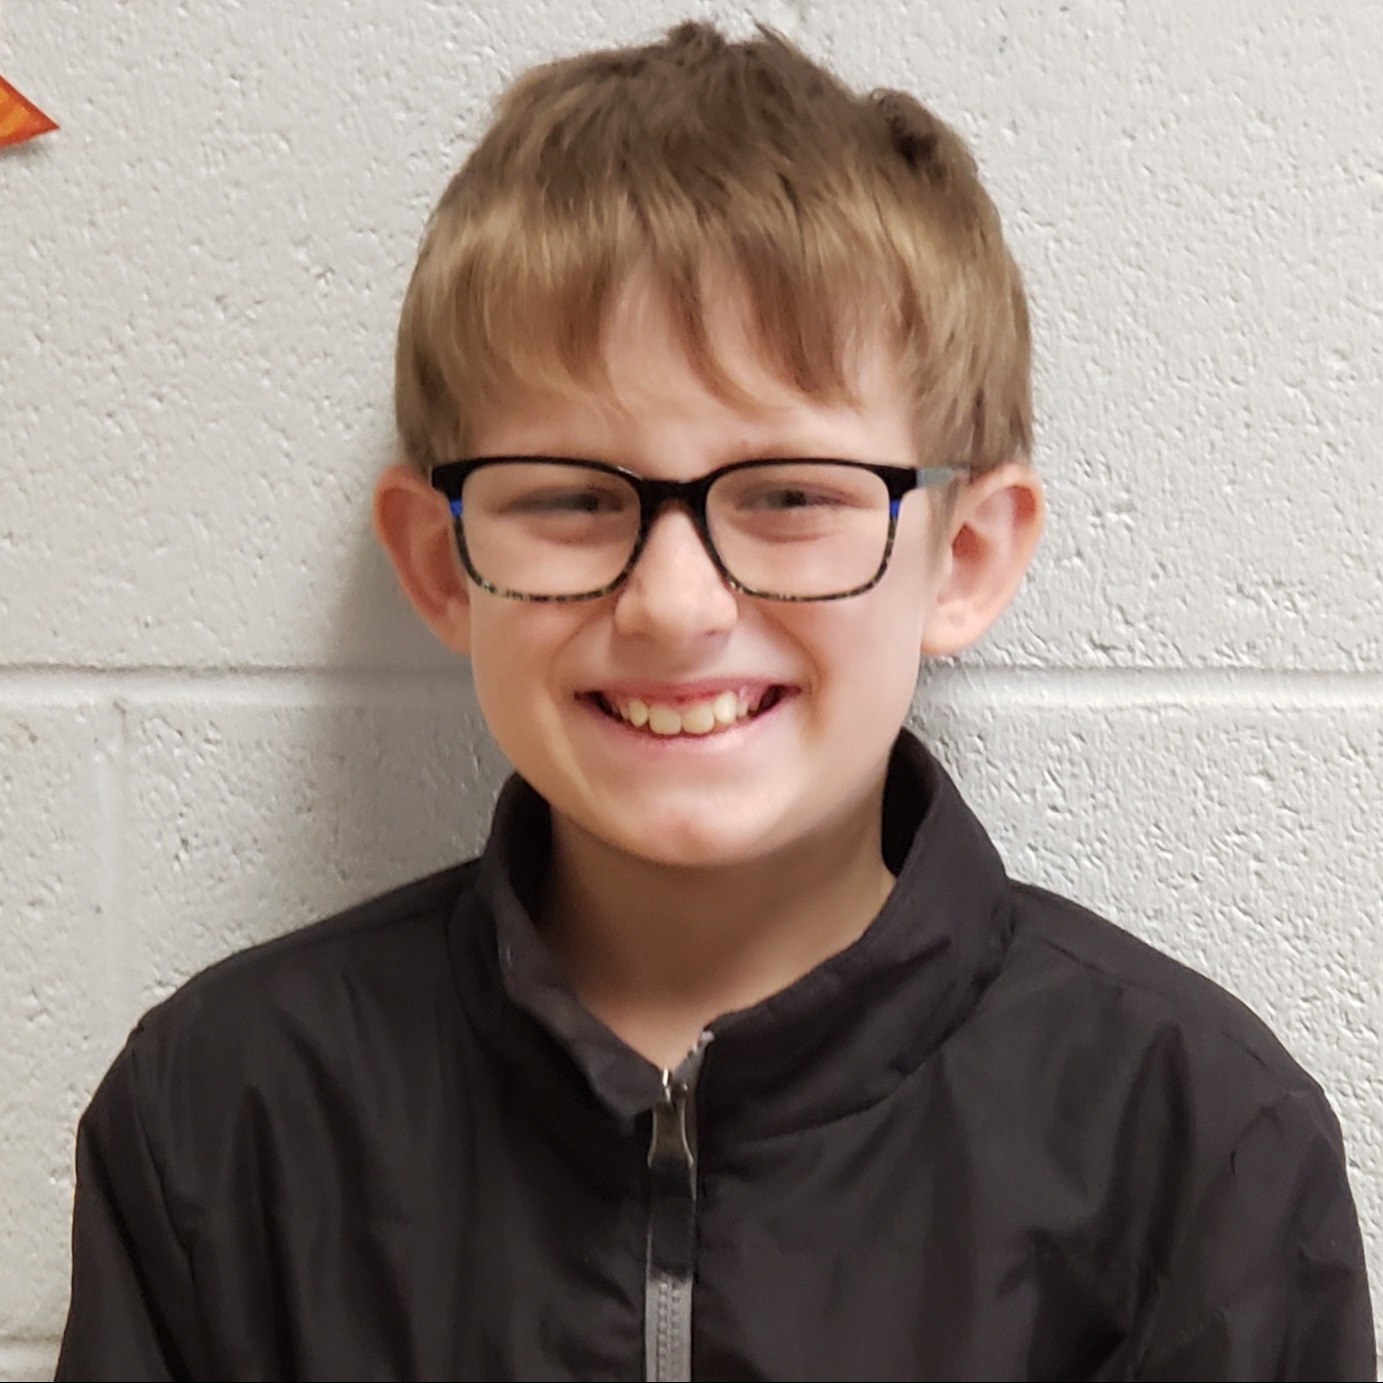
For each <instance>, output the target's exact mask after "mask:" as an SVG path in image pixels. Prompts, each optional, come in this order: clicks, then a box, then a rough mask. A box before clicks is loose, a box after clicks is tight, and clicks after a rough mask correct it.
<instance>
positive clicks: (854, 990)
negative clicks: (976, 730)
mask: <svg viewBox="0 0 1383 1383" xmlns="http://www.w3.org/2000/svg"><path fill="white" fill-rule="evenodd" d="M885 817H886V837H887V838H886V853H887V855H888V858H889V861H890V864H891V865H892V866H893V867H894V868H895V870H896V871H897V872H898V882H897V886H896V888H895V889H894V891H893V894H892V896H891V897H890V899H889V901H888V903H887V904H886V906H885V907H884V909H883V911H882V912H881V913H880V914H879V916H878V918H877V919H876V920H875V922H874V923H873V925H872V926H871V927H870V929H869V930H868V931H867V932H866V934H865V935H864V936H863V937H862V938H861V939H860V940H859V941H858V942H857V943H856V944H855V945H853V946H852V947H850V948H849V949H848V950H846V951H844V952H842V953H841V954H839V955H837V956H836V957H834V958H833V959H831V960H830V961H828V962H826V963H825V964H824V965H822V966H821V967H819V968H818V969H817V970H815V971H813V972H812V973H811V974H809V975H807V976H806V977H805V978H804V979H802V980H801V981H799V982H798V983H797V984H795V985H793V986H792V987H791V988H789V989H788V990H786V991H784V992H783V993H781V994H778V995H776V996H775V997H773V998H771V999H769V1000H767V1001H766V1002H764V1003H762V1004H760V1005H759V1006H757V1007H756V1008H754V1009H751V1010H748V1011H745V1012H742V1013H737V1014H732V1015H729V1016H727V1017H725V1018H723V1019H721V1020H719V1021H717V1022H716V1023H715V1024H714V1025H713V1029H712V1031H711V1034H710V1038H709V1040H708V1041H706V1042H705V1043H704V1044H703V1046H702V1047H701V1048H700V1049H699V1050H698V1052H697V1053H696V1054H694V1055H693V1057H692V1058H690V1059H689V1061H688V1063H687V1064H686V1066H685V1067H684V1068H683V1069H682V1070H681V1071H680V1072H679V1073H676V1074H675V1076H674V1077H672V1078H670V1079H669V1078H665V1077H664V1076H663V1074H662V1073H661V1072H659V1071H657V1070H656V1069H654V1068H653V1067H651V1066H650V1065H649V1064H648V1063H647V1062H645V1061H644V1060H643V1059H641V1058H640V1057H638V1056H637V1055H635V1054H634V1053H633V1052H631V1051H630V1050H629V1049H628V1048H626V1047H625V1046H624V1045H623V1044H622V1043H621V1042H620V1041H619V1040H618V1039H617V1038H615V1037H614V1036H613V1035H612V1034H611V1033H610V1032H609V1031H608V1030H606V1029H605V1028H603V1027H602V1026H601V1025H600V1024H599V1023H598V1022H597V1021H596V1020H595V1019H594V1018H593V1017H592V1016H591V1015H589V1014H588V1013H587V1012H586V1011H585V1010H583V1009H582V1008H581V1007H580V1006H579V1005H578V1004H577V1002H576V1001H575V1000H574V999H573V997H572V996H571V995H570V993H569V992H568V991H567V989H566V988H565V986H564V985H563V983H562V979H561V976H560V974H559V973H558V972H557V970H556V967H555V965H554V963H553V960H552V958H551V955H550V953H548V952H547V951H546V949H545V947H544V945H543V943H542V941H541V940H540V938H539V936H538V934H537V933H536V931H535V930H534V928H533V925H532V923H531V922H530V920H529V915H528V912H527V910H526V908H525V903H524V899H525V898H526V897H530V896H531V895H532V891H533V889H534V887H535V886H536V881H537V880H539V879H540V878H541V873H542V869H543V862H544V858H545V851H546V848H547V813H546V808H545V806H544V804H543V803H542V801H541V800H540V799H539V798H538V797H537V796H536V795H535V794H534V793H533V792H532V791H531V789H529V788H527V787H526V786H525V785H524V784H523V783H522V782H519V781H517V780H515V781H512V782H511V783H510V784H509V786H508V787H507V788H506V790H505V793H504V795H503V797H502V799H501V802H500V805H499V808H498V810H497V814H496V822H495V828H494V832H493V835H492V838H491V841H490V844H489V846H488V848H487V850H486V853H485V855H484V856H483V857H482V858H481V859H480V860H479V861H475V862H472V863H471V864H468V865H464V866H462V867H460V868H457V869H453V870H450V871H448V872H446V873H444V874H439V875H437V876H435V877H432V878H429V879H424V880H422V881H421V882H419V883H416V884H413V885H411V886H409V887H407V888H404V889H402V890H400V891H398V892H395V893H391V894H389V895H387V896H386V897H383V898H380V899H377V900H375V901H374V902H371V903H368V904H366V905H364V906H363V907H360V908H357V909H355V910H354V911H351V912H348V913H345V914H343V915H342V916H340V917H336V918H333V919H332V920H330V921H328V922H324V923H321V924H319V925H317V926H315V927H311V928H308V929H306V930H304V931H301V932H298V933H296V934H294V935H291V936H288V937H285V938H283V939H282V940H280V941H276V942H273V943H270V944H269V945H267V946H261V947H259V948H257V949H255V950H253V951H249V952H246V953H245V954H242V955H239V956H236V957H233V958H232V959H230V960H228V961H226V962H224V963H223V964H221V965H218V966H216V967H215V968H213V969H212V970H210V971H208V972H206V973H205V974H203V975H201V976H200V977H198V978H197V979H195V980H193V981H192V982H191V983H190V984H188V985H186V986H185V987H184V988H183V989H182V990H181V991H179V992H178V993H177V994H175V995H174V996H173V997H172V998H171V999H169V1000H168V1001H167V1002H166V1003H164V1004H163V1005H161V1006H160V1007H159V1008H157V1009H155V1010H154V1011H153V1012H152V1013H151V1014H149V1015H148V1016H147V1017H146V1018H145V1019H144V1020H143V1021H142V1022H141V1023H140V1024H139V1026H138V1027H137V1028H136V1030H135V1032H134V1034H133V1035H132V1037H131V1038H130V1041H129V1044H128V1045H127V1047H126V1049H125V1051H124V1052H123V1053H122V1055H121V1056H120V1057H119V1058H118V1060H117V1061H116V1062H115V1064H114V1066H113V1067H112V1068H111V1070H110V1073H109V1074H108V1075H107V1077H106V1079H105V1081H104V1083H103V1084H102V1086H101V1088H100V1090H99V1091H98V1092H97V1094H96V1096H95V1098H94V1100H93V1101H92V1104H91V1107H90V1109H89V1110H88V1111H87V1114H86V1116H85V1118H84V1119H83V1121H82V1126H81V1132H80V1136H79V1140H78V1158H77V1160H78V1192H77V1208H76V1220H75V1231H74V1240H75V1243H74V1249H75V1261H74V1267H73V1298H72V1307H71V1314H70V1316H69V1319H68V1324H67V1331H66V1334H65V1336H64V1339H63V1348H62V1355H61V1360H60V1363H59V1369H58V1377H59V1378H61V1379H77V1378H150V1379H153V1378H170V1377H172V1378H197V1379H213V1378H261V1379H288V1378H319V1379H328V1378H331V1379H364V1378H450V1379H482V1378H485V1379H489V1378H496V1379H498V1378H516V1379H568V1378H570V1379H600V1378H606V1379H617V1378H618V1379H637V1378H641V1377H644V1376H645V1370H646V1369H647V1370H648V1374H647V1376H649V1377H653V1376H655V1375H657V1374H658V1373H659V1371H660V1370H661V1371H662V1375H661V1376H676V1375H677V1374H678V1373H679V1372H681V1373H683V1374H685V1372H686V1371H687V1370H688V1369H689V1371H690V1374H691V1376H692V1377H694V1378H698V1379H756V1378H777V1379H816V1378H821V1379H827V1378H830V1379H893V1378H918V1379H923V1378H953V1379H1018V1378H1043V1379H1048V1378H1050V1379H1054V1378H1100V1379H1133V1378H1139V1379H1164V1380H1165V1379H1178V1378H1184V1379H1214V1378H1240V1379H1278V1378H1281V1379H1288V1378H1291V1379H1359V1378H1372V1377H1373V1370H1374V1352H1373V1340H1372V1325H1371V1321H1370V1314H1369V1302H1368V1295H1367V1290H1366V1285H1365V1279H1364V1269H1363V1263H1362V1250H1361V1245H1360V1238H1359V1230H1358V1224H1357V1220H1356V1217H1355V1211H1354V1207H1353V1204H1352V1202H1351V1198H1350V1193H1349V1188H1348V1185H1347V1183H1346V1179H1345V1170H1344V1159H1343V1156H1342V1153H1341V1145H1340V1137H1339V1131H1338V1128H1337V1126H1336V1122H1335V1119H1334V1117H1333V1116H1332V1114H1331V1112H1330V1109H1329V1107H1328V1106H1327V1104H1326V1102H1325V1100H1324V1098H1323V1097H1322V1095H1321V1092H1320V1090H1319V1088H1318V1087H1317V1085H1316V1084H1315V1082H1314V1081H1313V1080H1311V1078H1310V1077H1309V1076H1307V1075H1306V1074H1305V1073H1303V1072H1302V1070H1301V1069H1300V1068H1299V1067H1298V1066H1297V1065H1296V1064H1295V1063H1294V1062H1293V1061H1292V1059H1291V1058H1290V1057H1289V1056H1288V1055H1287V1054H1286V1053H1285V1052H1284V1051H1283V1049H1282V1048H1281V1047H1280V1046H1279V1045H1278V1043H1277V1042H1276V1041H1275V1040H1274V1038H1273V1037H1272V1036H1271V1035H1270V1034H1269V1033H1268V1032H1267V1030H1266V1029H1265V1028H1264V1027H1263V1026H1262V1024H1261V1023H1259V1022H1258V1021H1257V1020H1256V1019H1255V1018H1254V1017H1253V1016H1252V1015H1251V1014H1249V1013H1248V1011H1247V1010H1246V1009H1244V1008H1243V1007H1242V1006H1241V1005H1240V1004H1239V1003H1237V1002H1236V1001H1235V1000H1233V999H1231V998H1229V997H1228V996H1227V995H1226V994H1224V993H1223V992H1222V991H1221V990H1219V989H1218V988H1216V987H1215V986H1214V985H1212V984H1211V983H1210V982H1208V981H1207V980H1205V979H1202V978H1200V977H1199V976H1197V975H1195V974H1193V973H1191V972H1190V971H1188V970H1186V969H1184V968H1182V967H1181V966H1180V965H1177V964H1176V963H1174V962H1173V961H1170V960H1168V959H1167V958H1165V957H1164V956H1161V955H1159V954H1157V953H1156V952H1154V951H1152V950H1150V949H1149V948H1148V947H1146V946H1144V945H1142V944H1141V943H1139V942H1138V941H1136V940H1134V939H1132V938H1131V937H1129V936H1128V935H1126V934H1125V933H1123V932H1121V931H1119V930H1118V929H1116V928H1115V927H1113V926H1111V925H1110V924H1108V923H1106V922H1103V921H1101V920H1100V919H1098V918H1096V917H1094V916H1092V915H1091V914H1089V913H1087V912H1085V911H1083V910H1082V909H1080V908H1078V907H1075V906H1074V905H1072V904H1071V903H1068V902H1064V901H1062V900H1061V899H1059V898H1055V897H1053V896H1051V895H1050V894H1047V893H1043V892H1041V891H1039V890H1037V889H1033V888H1028V887H1024V886H1021V885H1016V884H1013V883H1011V882H1010V881H1009V880H1008V879H1007V878H1006V877H1005V875H1004V872H1003V869H1002V867H1001V865H1000V862H999V860H998V857H997V856H996V854H995V852H994V850H993V848H992V846H991V845H990V843H989V841H988V840H987V838H986V837H985V835H984V833H983V831H982V830H981V828H980V827H979V825H978V824H977V823H976V822H975V820H974V818H973V817H972V816H971V815H970V813H969V812H968V811H967V809H966V808H965V806H964V804H963V803H962V802H961V800H960V798H959V796H958V795H957V793H956V791H955V789H954V787H953V786H952V784H951V783H950V781H949V779H947V778H946V776H945V775H944V774H943V773H942V771H941V770H940V769H939V768H938V767H937V765H936V764H935V763H934V761H933V760H931V759H930V757H929V756H927V754H926V753H925V751H923V750H922V749H921V748H920V746H918V745H917V744H916V743H915V742H914V741H912V740H911V739H910V738H908V737H906V736H905V737H904V739H903V740H902V741H900V745H899V749H898V751H897V753H896V754H895V757H894V762H893V766H892V770H891V773H890V780H889V787H888V792H887V802H886V808H885ZM688 1331H689V1333H688Z"/></svg>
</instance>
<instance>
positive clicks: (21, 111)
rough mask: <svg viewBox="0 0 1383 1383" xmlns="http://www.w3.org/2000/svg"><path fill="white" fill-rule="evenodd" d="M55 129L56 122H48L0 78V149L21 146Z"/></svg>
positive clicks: (23, 97)
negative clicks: (6, 146) (12, 145)
mask: <svg viewBox="0 0 1383 1383" xmlns="http://www.w3.org/2000/svg"><path fill="white" fill-rule="evenodd" d="M57 127H58V125H57V121H55V120H50V119H49V118H48V117H47V116H46V115H44V113H43V112H42V111H41V110H39V108H38V107H37V106H36V105H34V103H33V102H32V101H31V100H29V99H28V97H27V96H21V95H20V94H19V93H18V92H17V91H16V90H15V89H14V88H13V87H12V86H11V85H10V84H9V83H8V82H7V81H6V80H5V79H4V78H3V77H0V149H3V148H4V147H5V145H7V144H22V143H23V142H24V141H25V140H26V139H32V138H33V137H34V136H35V135H38V134H47V133H48V131H49V130H56V129H57Z"/></svg>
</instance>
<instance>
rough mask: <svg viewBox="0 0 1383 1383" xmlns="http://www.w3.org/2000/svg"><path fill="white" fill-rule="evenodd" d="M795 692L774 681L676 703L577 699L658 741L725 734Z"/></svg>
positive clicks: (593, 695)
mask: <svg viewBox="0 0 1383 1383" xmlns="http://www.w3.org/2000/svg"><path fill="white" fill-rule="evenodd" d="M797 691H798V689H797V688H796V687H791V686H788V685H786V684H784V683H778V682H774V683H770V684H769V685H767V686H755V687H726V688H725V689H724V690H722V691H718V692H716V693H714V694H713V695H709V696H699V697H679V698H677V700H676V701H675V702H673V701H662V700H658V699H657V698H656V697H652V696H650V697H648V698H644V697H639V696H624V695H619V694H616V693H613V692H601V691H591V692H582V693H581V694H580V695H579V696H578V698H577V699H578V700H580V701H584V702H586V704H587V705H590V706H594V707H595V709H596V710H598V711H599V712H600V713H601V714H602V715H604V716H606V717H608V718H609V719H610V720H614V721H618V722H619V723H621V724H622V725H625V726H627V727H628V728H629V729H631V730H636V731H638V732H640V733H642V734H645V735H653V736H655V737H657V738H660V739H676V738H678V737H692V738H703V737H705V736H707V735H719V734H724V733H725V732H726V731H727V730H733V729H734V728H735V727H736V726H737V725H743V724H745V723H746V722H748V721H752V720H757V719H758V718H759V717H760V716H763V715H767V714H768V712H769V711H771V710H772V709H773V708H774V707H775V706H779V705H781V704H782V703H783V702H784V701H786V700H788V699H789V698H790V697H793V696H796V695H797Z"/></svg>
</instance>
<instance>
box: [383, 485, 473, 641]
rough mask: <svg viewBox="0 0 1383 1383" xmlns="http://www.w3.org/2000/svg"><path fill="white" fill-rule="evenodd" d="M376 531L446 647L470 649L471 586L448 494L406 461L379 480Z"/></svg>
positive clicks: (408, 592) (414, 600)
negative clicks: (457, 541) (459, 553)
mask: <svg viewBox="0 0 1383 1383" xmlns="http://www.w3.org/2000/svg"><path fill="white" fill-rule="evenodd" d="M374 521H375V533H376V534H377V535H378V537H379V541H380V542H381V543H382V544H383V546H384V550H385V551H386V552H387V553H388V554H389V560H390V561H391V562H392V563H393V564H394V571H395V573H396V574H397V575H398V578H399V585H400V586H402V587H403V592H404V594H405V595H406V596H407V597H408V599H409V602H410V603H411V604H412V606H413V608H414V609H415V610H416V611H417V612H418V614H419V615H421V616H422V618H423V621H424V622H425V623H426V624H427V626H428V628H429V629H431V630H432V632H433V633H434V634H436V636H437V637H438V638H439V639H441V641H442V642H443V643H444V644H446V645H447V647H448V648H452V649H454V650H455V651H456V652H458V653H468V652H470V590H469V587H468V585H467V581H466V574H465V572H464V571H463V570H462V567H461V562H460V559H459V558H458V556H457V552H456V537H455V534H454V532H453V527H452V519H451V512H450V510H449V509H448V507H447V502H446V499H445V498H444V497H443V496H442V495H440V494H439V493H438V492H437V491H436V490H434V489H433V488H432V486H431V485H429V484H428V483H427V481H426V480H425V479H424V478H423V477H422V476H421V475H419V474H418V473H417V471H415V470H413V469H412V468H411V467H408V466H402V465H399V466H390V467H389V469H388V470H387V471H385V472H384V474H383V475H381V476H380V478H379V481H378V483H377V484H376V485H375V503H374Z"/></svg>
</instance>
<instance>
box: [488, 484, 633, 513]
mask: <svg viewBox="0 0 1383 1383" xmlns="http://www.w3.org/2000/svg"><path fill="white" fill-rule="evenodd" d="M628 507H629V501H628V498H627V497H626V496H624V495H622V494H620V493H618V492H615V491H611V490H602V489H596V488H585V487H580V488H578V487H573V488H570V489H543V490H534V491H530V492H529V493H526V494H520V495H515V496H514V497H513V499H512V500H511V501H510V503H509V508H510V510H511V511H512V512H514V513H519V514H612V513H620V512H621V511H623V510H624V509H627V508H628Z"/></svg>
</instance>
